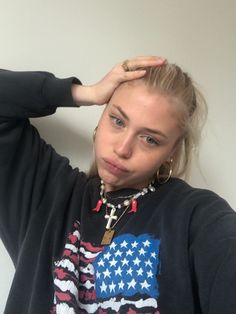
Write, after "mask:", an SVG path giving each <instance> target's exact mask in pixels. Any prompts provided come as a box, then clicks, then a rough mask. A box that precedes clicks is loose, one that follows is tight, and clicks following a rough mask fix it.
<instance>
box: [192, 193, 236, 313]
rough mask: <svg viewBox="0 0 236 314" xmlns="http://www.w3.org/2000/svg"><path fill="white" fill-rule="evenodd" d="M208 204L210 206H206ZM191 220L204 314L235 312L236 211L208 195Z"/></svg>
mask: <svg viewBox="0 0 236 314" xmlns="http://www.w3.org/2000/svg"><path fill="white" fill-rule="evenodd" d="M206 204H207V205H206ZM200 207H201V209H198V210H197V211H196V212H195V214H194V218H193V220H192V226H191V241H190V258H191V261H192V265H193V272H194V275H195V276H194V277H195V280H196V282H195V285H194V287H195V288H194V289H195V293H196V294H197V295H198V296H199V300H200V304H201V309H202V313H203V314H215V313H224V314H233V313H235V311H236V213H235V212H234V211H233V210H232V209H231V208H230V206H229V205H228V204H227V203H226V202H225V201H224V200H223V199H221V198H220V197H218V196H216V195H214V194H213V193H212V194H210V195H209V194H207V195H206V198H205V200H204V202H203V203H202V204H200Z"/></svg>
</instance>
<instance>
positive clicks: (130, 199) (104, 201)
mask: <svg viewBox="0 0 236 314" xmlns="http://www.w3.org/2000/svg"><path fill="white" fill-rule="evenodd" d="M155 190H156V189H155V187H154V186H153V185H152V183H150V184H149V185H148V187H146V188H143V189H142V191H139V192H137V193H134V194H131V195H128V196H125V197H123V196H120V197H118V198H117V199H119V198H120V199H123V200H122V201H121V202H120V203H118V204H116V205H114V204H112V203H111V201H108V197H107V195H106V193H105V185H104V182H103V181H102V180H101V186H100V199H99V200H98V202H97V205H96V207H95V208H93V209H92V211H94V212H99V211H100V210H101V207H102V205H105V206H106V214H105V219H107V224H106V231H105V233H104V235H103V238H102V242H101V244H102V245H108V244H110V243H111V241H112V238H113V236H114V233H115V229H114V227H115V226H116V225H117V223H118V222H119V221H120V220H121V218H122V217H123V216H124V214H125V213H126V212H127V211H128V209H130V210H129V211H128V213H136V212H137V209H138V205H137V199H138V198H139V197H141V196H144V195H145V194H147V193H148V192H149V191H150V192H155ZM109 209H110V213H109V212H108V211H109ZM122 209H123V211H122V213H121V214H120V216H117V215H115V214H116V210H119V211H120V210H122ZM113 220H115V222H114V223H113V224H112V222H113Z"/></svg>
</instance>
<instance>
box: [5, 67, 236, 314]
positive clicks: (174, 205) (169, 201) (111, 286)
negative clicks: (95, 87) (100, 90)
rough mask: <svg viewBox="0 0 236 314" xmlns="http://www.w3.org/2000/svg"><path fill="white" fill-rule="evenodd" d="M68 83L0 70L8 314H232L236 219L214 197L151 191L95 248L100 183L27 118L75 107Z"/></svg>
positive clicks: (173, 189)
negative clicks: (11, 272)
mask: <svg viewBox="0 0 236 314" xmlns="http://www.w3.org/2000/svg"><path fill="white" fill-rule="evenodd" d="M72 83H77V84H80V82H79V80H77V79H76V78H68V79H63V80H62V79H58V78H55V77H54V76H53V75H52V74H50V73H46V72H12V71H4V70H2V71H0V235H1V239H2V241H3V243H4V245H5V247H6V248H7V250H8V252H9V254H10V256H11V258H12V260H13V263H14V265H15V268H16V272H15V276H14V280H13V283H12V287H11V290H10V295H9V298H8V301H7V305H6V310H5V313H6V314H26V313H30V314H44V313H45V314H46V313H52V314H53V313H69V314H70V313H100V314H101V313H129V314H131V313H132V314H134V313H156V314H159V313H160V314H177V313H181V314H193V313H195V314H199V313H203V314H216V313H222V314H235V313H236V214H235V212H234V211H233V210H232V209H231V208H230V207H229V205H228V204H227V203H226V202H225V201H224V200H223V199H221V198H220V197H219V196H217V195H216V194H214V193H213V192H210V191H207V190H201V189H194V188H192V187H191V186H189V185H188V184H186V183H185V182H184V181H182V180H180V179H177V178H175V179H171V180H170V181H169V182H168V183H166V184H164V185H161V186H159V185H158V184H155V188H156V191H155V192H149V193H147V194H146V195H145V196H143V197H140V198H139V199H138V211H137V212H136V213H126V214H125V215H124V217H122V218H121V219H120V221H119V222H118V223H117V225H116V226H115V228H114V229H115V230H116V231H115V235H114V238H113V240H112V242H111V244H109V245H105V246H104V245H101V239H102V236H103V234H104V231H105V226H106V223H107V220H106V219H105V218H104V215H105V213H106V212H105V208H103V206H102V208H101V211H99V212H94V211H92V209H93V208H94V207H95V206H96V204H97V201H98V199H99V198H100V194H99V193H100V180H99V178H97V177H93V178H87V176H86V175H85V174H84V173H83V172H80V171H79V170H78V168H76V169H72V167H71V166H70V165H69V160H68V159H67V158H65V157H61V156H60V155H58V154H57V153H56V152H55V150H54V149H53V148H52V147H51V146H50V145H48V144H46V143H45V142H44V141H43V139H41V138H40V136H39V134H38V132H37V130H36V129H35V128H34V127H33V126H32V125H31V124H30V122H29V119H28V118H29V117H42V116H45V115H50V114H53V113H54V112H55V111H56V108H57V107H59V106H64V107H69V106H70V107H76V106H75V104H74V103H73V99H72V96H71V84H72ZM75 110H79V109H78V108H77V109H75ZM130 193H131V194H132V193H135V191H133V190H129V189H123V190H120V191H115V192H110V194H109V197H111V198H113V199H114V198H115V199H118V200H119V199H120V197H125V196H126V195H130ZM117 215H118V216H119V215H120V213H119V212H118V213H117Z"/></svg>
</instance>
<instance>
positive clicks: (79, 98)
mask: <svg viewBox="0 0 236 314" xmlns="http://www.w3.org/2000/svg"><path fill="white" fill-rule="evenodd" d="M71 92H72V98H73V100H74V102H75V103H76V104H77V105H78V106H88V105H93V104H95V103H96V101H95V97H94V90H93V86H84V85H77V84H73V85H72V87H71Z"/></svg>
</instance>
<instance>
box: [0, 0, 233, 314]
mask: <svg viewBox="0 0 236 314" xmlns="http://www.w3.org/2000/svg"><path fill="white" fill-rule="evenodd" d="M235 12H236V2H235V1H234V0H198V1H193V0H192V1H191V0H163V1H160V0H159V1H158V0H148V1H147V0H129V1H126V0H119V1H111V0H97V1H96V0H93V1H92V0H84V1H83V0H70V1H63V0H50V1H48V0H20V1H17V0H14V1H13V0H8V1H4V0H0V68H9V69H15V70H48V71H51V72H54V73H55V74H56V75H58V76H59V77H65V76H71V75H77V76H78V77H79V78H81V80H82V81H83V82H84V83H85V84H89V83H93V82H96V80H98V79H100V78H101V76H102V75H103V74H105V73H106V71H107V70H108V69H110V67H111V66H112V65H113V64H114V63H116V62H120V61H122V60H124V59H126V58H128V57H131V56H136V55H145V54H157V55H161V56H166V57H167V58H168V60H169V61H171V62H175V63H178V64H179V65H181V66H183V68H184V69H185V70H187V71H189V72H190V73H191V74H192V76H193V77H194V78H195V80H196V81H197V82H199V83H200V86H201V89H202V91H203V92H204V94H205V96H206V98H207V101H208V104H209V122H208V126H207V128H206V130H205V135H204V142H203V146H202V153H201V156H200V165H201V170H202V173H203V175H204V178H205V179H203V177H202V175H201V173H200V172H199V169H197V166H196V165H195V166H194V167H193V171H192V177H191V182H192V183H193V184H194V185H196V186H202V187H207V188H210V189H212V190H214V191H216V192H217V193H219V194H220V195H222V196H223V197H224V198H226V199H227V200H228V201H229V203H230V204H231V205H232V206H233V207H234V208H236V194H235V193H234V190H235V177H236V170H235V167H236V166H235V156H236V145H235V144H236V141H235V136H236V126H235V119H236V93H235V91H236V83H235V82H236V80H235V74H236V71H235V70H236V58H235V55H236V42H235V30H236V19H235ZM99 113H100V110H99V109H98V108H89V109H88V108H86V109H84V108H80V109H79V110H75V109H60V110H58V112H57V113H56V114H55V115H54V116H53V117H48V118H44V119H41V120H34V121H33V123H34V124H35V125H37V126H38V128H39V129H40V132H41V134H42V136H43V137H45V138H46V139H47V140H48V142H50V143H52V144H53V145H54V146H55V147H56V149H57V150H58V151H59V152H60V153H62V154H64V155H67V156H68V157H69V158H70V159H71V163H72V164H73V165H74V166H77V165H78V164H79V165H80V167H81V168H84V169H86V168H88V163H89V162H88V161H89V160H90V159H91V150H92V148H91V136H92V130H93V128H94V126H95V125H96V120H97V119H98V116H99ZM88 144H89V145H88ZM0 269H1V279H0V313H2V312H3V308H4V304H5V302H6V296H7V293H8V290H9V287H10V281H11V278H12V276H13V267H12V265H11V262H10V260H9V258H8V256H7V255H6V253H5V251H4V249H3V247H0Z"/></svg>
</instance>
